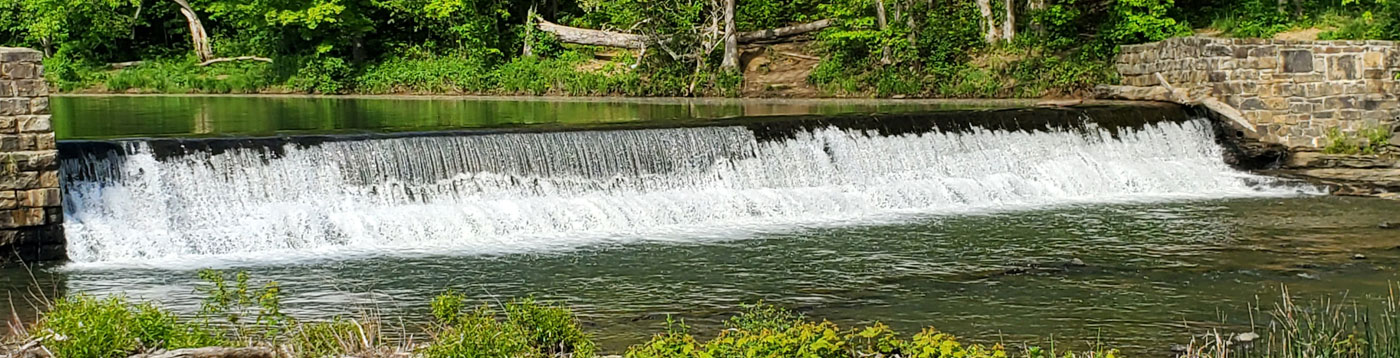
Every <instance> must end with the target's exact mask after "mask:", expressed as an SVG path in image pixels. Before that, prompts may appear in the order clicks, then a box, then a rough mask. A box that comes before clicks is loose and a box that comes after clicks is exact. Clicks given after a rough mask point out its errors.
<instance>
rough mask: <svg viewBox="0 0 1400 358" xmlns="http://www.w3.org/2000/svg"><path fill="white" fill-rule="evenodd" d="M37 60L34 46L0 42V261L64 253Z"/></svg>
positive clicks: (55, 173)
mask: <svg viewBox="0 0 1400 358" xmlns="http://www.w3.org/2000/svg"><path fill="white" fill-rule="evenodd" d="M41 60H42V56H41V54H40V53H39V52H38V51H35V50H31V49H23V48H6V47H0V263H14V262H19V261H39V260H53V259H61V258H63V257H64V256H65V250H64V240H63V226H62V225H61V224H62V221H63V210H62V208H61V207H60V206H61V204H62V200H61V199H60V197H59V186H58V150H57V149H56V145H55V143H54V134H53V129H52V127H51V126H50V122H49V98H48V92H49V90H48V84H47V83H45V82H44V67H43V64H42V63H41Z"/></svg>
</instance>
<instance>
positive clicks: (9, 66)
mask: <svg viewBox="0 0 1400 358" xmlns="http://www.w3.org/2000/svg"><path fill="white" fill-rule="evenodd" d="M37 68H38V67H37V66H35V65H34V64H33V63H13V62H11V63H5V64H4V65H3V66H0V71H3V72H4V75H3V76H4V78H8V79H12V80H28V79H36V78H40V77H39V76H37V74H38V72H39V71H38V70H37Z"/></svg>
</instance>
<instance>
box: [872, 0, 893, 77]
mask: <svg viewBox="0 0 1400 358" xmlns="http://www.w3.org/2000/svg"><path fill="white" fill-rule="evenodd" d="M875 23H876V24H878V25H880V31H885V29H886V28H887V27H889V21H888V19H886V18H885V0H875ZM891 63H894V61H893V60H891V59H890V45H889V44H885V45H884V46H881V47H880V64H882V65H888V64H891Z"/></svg>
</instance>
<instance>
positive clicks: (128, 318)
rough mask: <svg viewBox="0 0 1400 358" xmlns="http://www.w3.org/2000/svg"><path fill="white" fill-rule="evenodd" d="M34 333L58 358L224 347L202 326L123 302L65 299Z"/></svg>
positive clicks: (116, 299) (100, 357)
mask: <svg viewBox="0 0 1400 358" xmlns="http://www.w3.org/2000/svg"><path fill="white" fill-rule="evenodd" d="M36 328H37V329H35V330H33V331H32V332H34V337H33V338H35V339H41V340H43V342H44V346H45V347H46V348H48V349H49V350H50V351H52V352H53V353H54V355H55V357H57V358H107V357H126V356H128V355H131V353H134V352H138V351H146V350H152V349H176V348H187V347H201V346H210V345H219V344H222V343H224V342H223V339H222V338H221V337H220V336H219V335H218V334H216V333H214V332H213V331H212V330H210V329H208V327H206V326H204V325H202V324H195V323H181V322H178V321H177V319H176V317H175V315H174V314H171V313H170V312H167V311H165V310H161V309H159V308H157V307H155V306H153V305H151V304H149V303H142V304H138V305H133V304H131V303H130V302H128V301H127V300H126V299H125V298H122V297H109V298H105V299H99V298H95V297H92V296H88V295H73V296H67V297H64V298H62V299H59V300H58V302H56V303H54V305H53V308H52V310H50V311H49V312H48V313H47V314H45V315H44V317H43V318H42V319H41V320H40V322H39V323H38V324H37V327H36ZM60 337H61V338H60Z"/></svg>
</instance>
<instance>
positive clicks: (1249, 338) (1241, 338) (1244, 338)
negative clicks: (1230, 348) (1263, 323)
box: [1235, 332, 1259, 343]
mask: <svg viewBox="0 0 1400 358" xmlns="http://www.w3.org/2000/svg"><path fill="white" fill-rule="evenodd" d="M1256 339H1259V334H1258V333H1254V332H1245V333H1240V334H1238V335H1235V341H1236V342H1241V343H1245V342H1253V341H1254V340H1256Z"/></svg>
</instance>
